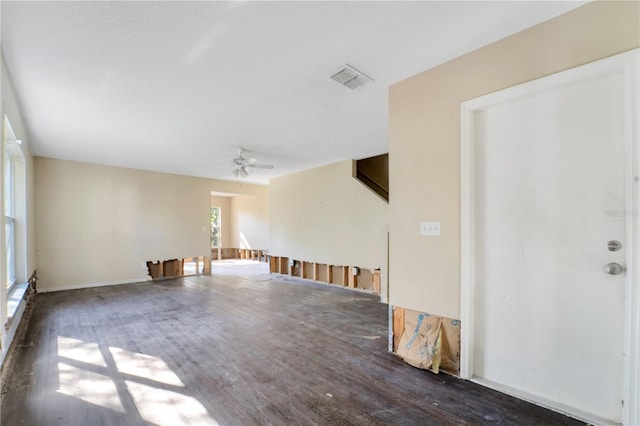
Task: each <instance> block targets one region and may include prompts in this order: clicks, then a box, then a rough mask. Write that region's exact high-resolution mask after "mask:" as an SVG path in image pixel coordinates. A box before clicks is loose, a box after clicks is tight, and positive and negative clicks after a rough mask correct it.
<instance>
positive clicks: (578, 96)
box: [461, 50, 640, 424]
mask: <svg viewBox="0 0 640 426" xmlns="http://www.w3.org/2000/svg"><path fill="white" fill-rule="evenodd" d="M639 56H640V53H639V51H638V50H635V51H631V52H627V53H624V54H620V55H616V56H614V57H611V58H607V59H604V60H601V61H597V62H594V63H592V64H588V65H585V66H581V67H578V68H574V69H572V70H568V71H565V72H562V73H558V74H555V75H553V76H549V77H545V78H542V79H539V80H535V81H533V82H529V83H525V84H522V85H520V86H516V87H513V88H509V89H506V90H502V91H499V92H496V93H493V94H490V95H487V96H483V97H480V98H477V99H473V100H471V101H467V102H465V103H463V104H462V110H461V113H462V116H461V117H462V158H461V159H462V199H461V203H462V271H461V272H462V298H461V304H462V306H461V314H462V318H461V319H462V324H463V329H462V342H461V343H462V347H461V376H462V377H463V378H467V379H471V380H474V381H478V382H480V383H483V384H485V385H487V386H490V387H494V388H496V389H499V390H502V391H505V392H507V393H511V394H514V395H516V396H519V397H521V398H524V399H527V400H530V401H532V402H535V403H538V404H540V405H544V406H547V407H550V408H553V409H556V410H558V411H562V412H566V413H568V414H571V415H574V416H576V417H579V418H582V419H584V420H588V421H595V422H605V421H615V422H619V421H621V420H622V421H623V423H624V424H638V423H640V414H639V408H640V407H639V402H638V398H639V395H638V394H639V393H640V391H639V389H638V386H639V384H638V373H639V371H640V368H639V363H640V361H639V359H640V350H639V348H638V344H639V343H638V337H637V336H638V332H639V330H640V292H639V291H638V289H637V283H638V277H637V274H638V272H637V270H636V265H638V262H637V256H638V251H637V250H634V247H635V246H636V245H637V243H638V241H640V238H638V232H640V230H639V229H638V226H637V216H638V211H639V209H638V183H637V182H636V180H637V178H636V177H637V176H638V170H637V166H638V164H639V163H640V161H638V149H637V148H638V133H639V129H638V128H639V123H638V100H639V98H640V95H639V94H638V92H639V88H638V77H637V76H638V62H639ZM608 240H620V241H621V242H622V243H623V249H622V250H620V251H618V252H609V251H607V249H606V242H607V241H608ZM609 262H617V263H619V264H621V265H625V266H626V267H627V271H626V273H623V274H621V275H616V276H611V275H607V274H605V273H604V272H603V267H604V265H605V264H606V263H609ZM622 399H624V401H625V403H624V405H622Z"/></svg>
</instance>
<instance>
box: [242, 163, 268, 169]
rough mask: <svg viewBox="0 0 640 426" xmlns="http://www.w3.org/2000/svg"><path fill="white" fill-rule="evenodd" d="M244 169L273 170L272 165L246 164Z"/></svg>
mask: <svg viewBox="0 0 640 426" xmlns="http://www.w3.org/2000/svg"><path fill="white" fill-rule="evenodd" d="M246 167H253V168H255V169H273V164H247V165H246Z"/></svg>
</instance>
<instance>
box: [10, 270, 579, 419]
mask: <svg viewBox="0 0 640 426" xmlns="http://www.w3.org/2000/svg"><path fill="white" fill-rule="evenodd" d="M386 338H387V306H386V305H384V304H381V303H379V301H378V298H377V297H375V296H373V295H370V294H366V293H362V292H357V291H352V290H348V289H343V288H338V287H335V286H328V285H322V284H315V283H311V282H307V281H302V280H295V279H283V278H274V277H271V276H269V275H253V276H244V275H242V274H241V273H238V271H234V272H233V273H230V274H214V275H212V276H193V277H186V278H182V279H178V280H174V281H160V282H147V283H140V284H131V285H120V286H112V287H99V288H90V289H82V290H74V291H66V292H58V293H49V294H39V295H37V297H36V299H35V306H34V309H33V314H32V318H31V322H30V324H29V327H28V329H27V332H26V335H25V337H24V339H23V341H22V342H21V347H20V348H19V349H18V351H19V353H18V354H17V355H18V359H17V362H16V364H15V368H14V370H13V371H12V372H11V376H10V378H9V380H8V382H7V384H8V386H7V388H6V394H5V395H4V396H3V400H2V413H1V420H2V424H3V425H5V424H6V425H68V426H74V425H78V426H80V425H151V424H167V425H176V424H193V425H196V424H198V425H199V424H203V425H204V424H219V425H265V424H272V425H375V424H380V425H382V424H402V425H453V424H455V425H463V424H503V425H527V424H530V425H534V424H535V425H539V424H549V425H551V424H553V425H572V424H580V423H579V422H577V421H575V420H573V419H570V418H568V417H565V416H563V415H560V414H557V413H553V412H551V411H548V410H545V409H543V408H540V407H537V406H534V405H531V404H528V403H526V402H523V401H520V400H517V399H514V398H511V397H509V396H507V395H504V394H500V393H498V392H495V391H492V390H489V389H486V388H483V387H481V386H479V385H476V384H474V383H471V382H467V381H463V380H459V379H457V378H455V377H451V376H447V375H443V374H441V375H435V374H432V373H430V372H427V371H423V370H418V369H415V368H413V367H411V366H409V365H407V364H405V363H404V362H402V361H401V360H399V359H398V358H397V357H395V356H394V355H392V354H390V353H388V352H387V341H386ZM31 343H33V345H32V346H29V345H30V344H31Z"/></svg>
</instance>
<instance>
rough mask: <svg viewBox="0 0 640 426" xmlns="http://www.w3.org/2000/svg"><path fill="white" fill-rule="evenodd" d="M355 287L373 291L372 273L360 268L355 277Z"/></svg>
mask: <svg viewBox="0 0 640 426" xmlns="http://www.w3.org/2000/svg"><path fill="white" fill-rule="evenodd" d="M356 288H361V289H363V290H371V291H373V273H372V272H371V271H370V270H368V269H360V271H359V274H358V275H357V277H356Z"/></svg>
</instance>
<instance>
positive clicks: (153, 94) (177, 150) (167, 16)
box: [1, 0, 583, 183]
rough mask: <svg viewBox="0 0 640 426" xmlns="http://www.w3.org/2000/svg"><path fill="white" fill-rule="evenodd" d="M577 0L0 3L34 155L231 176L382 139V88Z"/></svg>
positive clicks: (294, 167) (364, 149)
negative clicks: (249, 161)
mask: <svg viewBox="0 0 640 426" xmlns="http://www.w3.org/2000/svg"><path fill="white" fill-rule="evenodd" d="M581 4H583V2H575V1H572V2H560V1H553V2H551V1H544V2H540V1H534V2H514V1H512V2H506V1H497V2H482V1H471V2H399V1H392V2H251V1H236V2H161V1H158V2H97V1H86V2H84V1H80V2H56V1H46V2H11V1H5V0H3V1H2V3H1V8H2V18H1V19H2V22H1V23H2V50H3V54H4V56H5V60H6V63H7V67H8V69H9V73H10V75H11V77H12V79H13V82H14V85H15V87H16V91H17V93H18V97H19V99H20V102H21V106H22V110H23V114H24V117H25V121H26V123H27V128H28V131H29V135H30V139H31V143H32V147H33V151H34V153H35V154H36V155H39V156H47V157H54V158H61V159H68V160H77V161H85V162H91V163H99V164H107V165H116V166H123V167H131V168H137V169H145V170H156V171H163V172H168V173H178V174H185V175H191V176H202V177H209V178H218V179H228V180H235V178H234V177H233V175H232V173H231V172H232V170H233V169H232V167H229V166H228V165H227V163H228V162H229V161H230V160H231V159H232V158H233V157H235V155H236V149H237V148H238V147H244V148H246V149H248V150H250V151H252V155H253V156H254V157H256V158H258V159H259V160H260V162H265V163H270V164H274V165H275V168H274V169H273V170H255V172H254V173H252V175H251V176H250V177H249V178H247V179H244V180H245V181H248V182H256V183H267V181H268V179H269V178H270V177H274V176H280V175H284V174H288V173H292V172H295V171H299V170H304V169H308V168H311V167H315V166H319V165H324V164H329V163H333V162H336V161H340V160H345V159H353V158H363V157H368V156H372V155H377V154H380V153H383V152H386V151H387V149H388V148H387V146H388V145H387V140H388V135H387V128H388V125H387V123H388V117H387V116H388V113H387V90H388V87H389V85H391V84H393V83H396V82H398V81H400V80H403V79H405V78H407V77H410V76H412V75H414V74H417V73H419V72H421V71H424V70H427V69H429V68H431V67H433V66H436V65H438V64H440V63H442V62H445V61H447V60H449V59H452V58H455V57H457V56H460V55H462V54H464V53H466V52H469V51H471V50H474V49H477V48H479V47H481V46H484V45H486V44H489V43H491V42H493V41H496V40H499V39H501V38H504V37H506V36H508V35H511V34H513V33H515V32H518V31H521V30H523V29H525V28H527V27H530V26H532V25H535V24H537V23H539V22H542V21H544V20H547V19H550V18H551V17H554V16H556V15H559V14H561V13H564V12H566V11H568V10H570V9H573V8H575V7H577V6H580V5H581ZM347 63H348V64H350V65H352V66H354V67H356V68H357V69H359V70H360V71H362V72H364V73H365V74H367V75H368V76H369V77H371V78H373V80H374V81H373V82H372V83H369V84H367V85H366V86H364V87H361V88H359V89H356V90H350V89H347V88H345V87H342V86H340V85H338V84H337V83H336V82H335V81H333V80H331V79H330V76H331V75H332V74H334V73H335V72H336V71H338V70H339V69H340V68H341V67H342V66H343V65H344V64H347Z"/></svg>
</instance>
